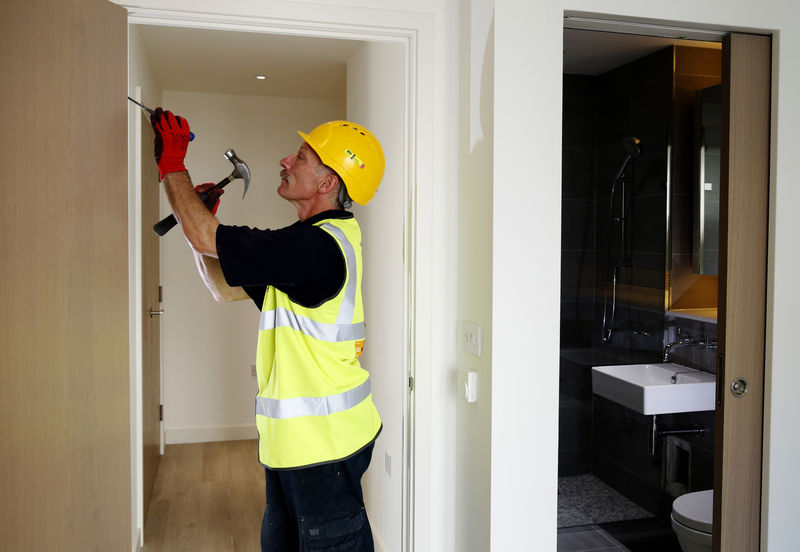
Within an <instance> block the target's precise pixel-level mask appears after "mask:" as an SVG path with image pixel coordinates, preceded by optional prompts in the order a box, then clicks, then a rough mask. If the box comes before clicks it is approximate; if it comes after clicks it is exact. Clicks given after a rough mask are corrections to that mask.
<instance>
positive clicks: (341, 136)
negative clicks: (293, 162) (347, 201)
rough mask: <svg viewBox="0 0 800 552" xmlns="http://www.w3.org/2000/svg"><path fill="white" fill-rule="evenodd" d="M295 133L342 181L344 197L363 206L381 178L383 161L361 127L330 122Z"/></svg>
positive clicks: (378, 148) (374, 142)
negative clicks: (348, 196) (309, 131)
mask: <svg viewBox="0 0 800 552" xmlns="http://www.w3.org/2000/svg"><path fill="white" fill-rule="evenodd" d="M297 133H298V134H299V135H300V136H301V137H302V138H303V140H305V141H306V142H307V143H308V145H309V146H311V148H312V149H313V150H314V151H315V152H317V155H319V158H320V159H321V160H322V162H323V163H324V164H325V165H327V166H329V167H330V168H332V169H333V170H334V171H336V172H337V174H338V175H339V176H341V177H342V180H344V183H345V186H346V187H347V193H348V194H349V195H350V197H351V198H352V199H353V201H355V202H356V203H358V204H360V205H366V204H367V203H369V200H370V199H372V196H374V195H375V192H376V190H377V189H378V186H379V185H380V183H381V179H382V178H383V170H384V168H385V164H386V161H385V159H384V156H383V148H382V147H381V144H380V142H378V139H377V138H375V136H374V135H373V134H372V133H371V132H370V131H369V130H367V129H366V128H364V127H363V126H361V125H359V124H357V123H352V122H350V121H329V122H327V123H322V124H321V125H319V126H318V127H317V128H315V129H314V130H312V131H311V133H310V134H306V133H305V132H302V131H300V130H298V131H297Z"/></svg>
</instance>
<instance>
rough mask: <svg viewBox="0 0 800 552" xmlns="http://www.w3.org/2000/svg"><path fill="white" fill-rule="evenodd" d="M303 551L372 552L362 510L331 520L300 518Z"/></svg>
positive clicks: (370, 535) (329, 517) (365, 516)
mask: <svg viewBox="0 0 800 552" xmlns="http://www.w3.org/2000/svg"><path fill="white" fill-rule="evenodd" d="M300 539H301V541H302V547H301V549H302V551H303V552H321V551H323V550H324V551H326V552H372V551H373V550H374V548H373V544H372V531H371V530H370V527H369V521H368V520H367V512H366V511H365V510H364V508H361V509H360V510H358V511H356V512H355V513H352V514H349V515H345V516H339V517H333V516H326V517H324V518H321V517H301V518H300Z"/></svg>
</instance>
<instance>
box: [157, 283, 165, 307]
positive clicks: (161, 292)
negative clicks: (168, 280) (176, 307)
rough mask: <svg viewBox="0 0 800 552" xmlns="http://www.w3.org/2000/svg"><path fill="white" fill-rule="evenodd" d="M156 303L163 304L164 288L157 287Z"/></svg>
mask: <svg viewBox="0 0 800 552" xmlns="http://www.w3.org/2000/svg"><path fill="white" fill-rule="evenodd" d="M158 302H159V303H163V302H164V288H163V287H161V286H158Z"/></svg>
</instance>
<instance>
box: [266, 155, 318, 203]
mask: <svg viewBox="0 0 800 552" xmlns="http://www.w3.org/2000/svg"><path fill="white" fill-rule="evenodd" d="M280 165H281V184H280V186H278V195H280V196H281V197H282V198H284V199H288V200H290V201H291V200H304V199H312V198H313V197H314V196H315V195H316V193H317V189H318V187H319V184H320V183H321V182H322V181H323V180H324V179H325V174H326V171H324V170H323V167H324V165H323V164H322V161H320V158H319V156H318V155H317V154H316V152H315V151H314V150H313V149H311V146H309V145H308V144H307V143H306V142H303V144H302V145H301V146H300V149H298V150H297V152H296V153H293V154H291V155H288V156H286V157H284V158H283V159H281V163H280Z"/></svg>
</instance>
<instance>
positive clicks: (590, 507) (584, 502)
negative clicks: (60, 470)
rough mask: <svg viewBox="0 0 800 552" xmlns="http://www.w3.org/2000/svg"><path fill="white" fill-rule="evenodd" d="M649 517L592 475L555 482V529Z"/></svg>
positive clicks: (575, 476)
mask: <svg viewBox="0 0 800 552" xmlns="http://www.w3.org/2000/svg"><path fill="white" fill-rule="evenodd" d="M652 517H653V515H652V514H651V513H650V512H648V511H646V510H644V509H642V508H641V507H639V506H638V505H636V504H635V503H633V502H632V501H630V500H628V499H627V498H625V497H624V496H622V495H621V494H620V493H618V492H617V491H615V490H614V489H612V488H611V487H609V486H608V485H606V484H605V483H603V482H602V481H600V479H598V478H597V477H595V476H594V475H591V474H582V475H574V476H569V477H559V478H558V527H559V529H561V528H564V527H580V526H589V525H595V524H598V523H607V522H612V521H625V520H632V519H642V518H652ZM586 550H589V549H586Z"/></svg>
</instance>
